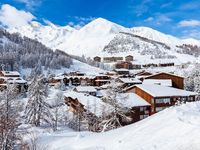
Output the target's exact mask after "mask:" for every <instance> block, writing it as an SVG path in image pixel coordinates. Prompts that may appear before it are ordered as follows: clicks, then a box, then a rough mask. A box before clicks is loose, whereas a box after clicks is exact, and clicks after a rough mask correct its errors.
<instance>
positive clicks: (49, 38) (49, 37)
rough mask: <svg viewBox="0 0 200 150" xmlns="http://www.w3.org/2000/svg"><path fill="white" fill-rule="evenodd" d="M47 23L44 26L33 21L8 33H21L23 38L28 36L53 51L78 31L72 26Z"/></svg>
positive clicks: (11, 29)
mask: <svg viewBox="0 0 200 150" xmlns="http://www.w3.org/2000/svg"><path fill="white" fill-rule="evenodd" d="M46 23H47V24H46V25H42V24H40V23H39V22H36V21H33V22H31V23H30V24H29V25H26V26H21V27H15V28H10V29H8V31H9V32H11V33H15V32H19V33H20V34H22V35H23V36H27V37H29V38H31V39H37V40H38V41H40V42H42V43H43V44H45V45H46V46H48V47H50V48H52V49H56V48H57V45H59V44H60V43H62V42H63V41H64V40H65V39H66V38H68V37H69V36H70V35H71V34H72V33H73V32H75V31H76V29H74V28H72V27H70V26H62V27H60V26H56V25H54V24H52V23H50V22H46Z"/></svg>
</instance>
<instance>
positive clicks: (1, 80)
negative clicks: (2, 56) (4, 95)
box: [0, 71, 28, 92]
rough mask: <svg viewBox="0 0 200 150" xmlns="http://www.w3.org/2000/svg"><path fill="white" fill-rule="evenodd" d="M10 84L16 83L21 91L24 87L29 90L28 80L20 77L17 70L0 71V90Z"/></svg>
mask: <svg viewBox="0 0 200 150" xmlns="http://www.w3.org/2000/svg"><path fill="white" fill-rule="evenodd" d="M8 84H16V86H17V88H18V90H19V92H20V91H21V90H22V88H24V89H25V90H27V88H28V85H27V81H25V80H24V79H23V78H21V77H20V74H19V72H17V71H0V90H1V91H2V90H4V89H6V88H7V85H8Z"/></svg>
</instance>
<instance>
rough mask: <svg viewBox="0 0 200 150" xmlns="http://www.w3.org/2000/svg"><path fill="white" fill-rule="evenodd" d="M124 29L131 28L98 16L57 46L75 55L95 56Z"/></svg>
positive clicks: (125, 30) (124, 30)
mask: <svg viewBox="0 0 200 150" xmlns="http://www.w3.org/2000/svg"><path fill="white" fill-rule="evenodd" d="M122 31H123V32H127V31H129V29H127V28H125V27H122V26H120V25H117V24H115V23H112V22H110V21H107V20H105V19H103V18H98V19H96V20H94V21H92V22H90V23H89V24H87V25H85V26H84V27H82V28H81V29H80V30H79V31H77V32H74V33H73V34H72V35H71V36H70V37H69V38H68V39H65V41H64V42H63V43H61V44H60V45H57V48H58V49H62V50H64V49H66V50H70V53H72V54H74V55H79V56H81V55H83V54H84V55H86V56H95V55H97V54H98V53H101V51H102V49H103V48H104V46H105V45H107V44H108V43H109V42H110V41H111V40H112V39H113V38H114V37H115V36H116V34H118V33H119V32H122Z"/></svg>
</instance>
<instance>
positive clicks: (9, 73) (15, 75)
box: [0, 71, 20, 77]
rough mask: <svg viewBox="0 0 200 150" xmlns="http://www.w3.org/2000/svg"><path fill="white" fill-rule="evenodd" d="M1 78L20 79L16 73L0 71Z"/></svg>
mask: <svg viewBox="0 0 200 150" xmlns="http://www.w3.org/2000/svg"><path fill="white" fill-rule="evenodd" d="M0 76H1V77H20V73H19V72H17V71H0Z"/></svg>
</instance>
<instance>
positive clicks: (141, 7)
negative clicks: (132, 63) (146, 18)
mask: <svg viewBox="0 0 200 150" xmlns="http://www.w3.org/2000/svg"><path fill="white" fill-rule="evenodd" d="M132 2H133V4H132V5H133V6H130V8H131V10H133V13H135V14H136V16H137V17H139V16H142V15H143V14H144V13H146V12H148V11H149V5H150V4H152V0H142V1H141V3H140V4H138V5H135V1H132Z"/></svg>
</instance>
